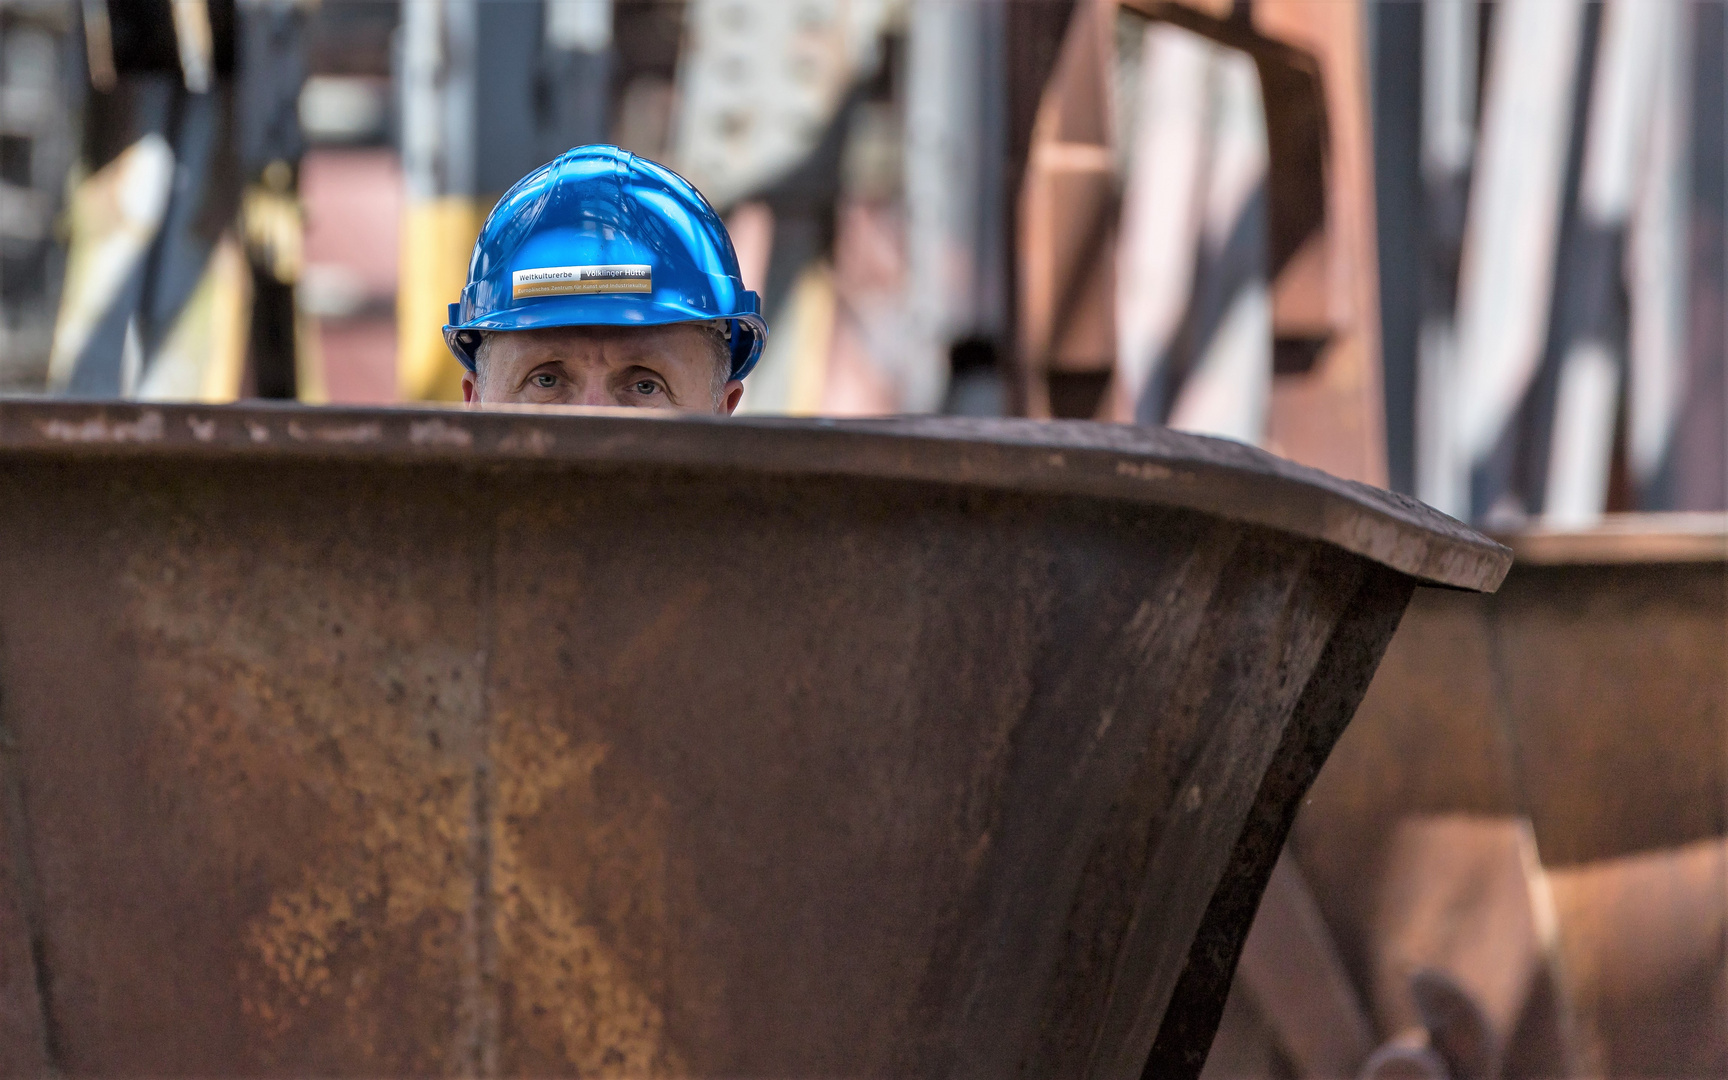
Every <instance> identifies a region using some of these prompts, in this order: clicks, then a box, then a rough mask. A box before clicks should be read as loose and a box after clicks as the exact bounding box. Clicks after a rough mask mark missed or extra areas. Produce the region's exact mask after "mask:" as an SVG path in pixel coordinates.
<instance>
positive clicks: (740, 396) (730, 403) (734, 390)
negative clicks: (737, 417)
mask: <svg viewBox="0 0 1728 1080" xmlns="http://www.w3.org/2000/svg"><path fill="white" fill-rule="evenodd" d="M720 400H721V401H722V402H723V403H724V404H725V406H726V412H725V415H726V416H731V415H732V414H733V413H734V412H736V411H737V410H738V403H739V402H740V401H743V400H744V383H743V382H742V381H741V380H739V379H732V380H729V381H728V382H727V383H726V385H725V386H724V387H723V388H722V389H721V396H720Z"/></svg>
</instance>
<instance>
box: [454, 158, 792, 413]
mask: <svg viewBox="0 0 1728 1080" xmlns="http://www.w3.org/2000/svg"><path fill="white" fill-rule="evenodd" d="M718 319H724V320H727V321H728V322H729V323H730V324H731V344H732V377H733V378H735V379H742V378H743V377H744V376H745V375H748V374H749V373H750V369H751V368H753V367H755V366H756V359H757V357H759V356H761V355H762V345H763V343H764V342H765V341H766V340H767V338H768V324H767V323H766V322H764V321H763V319H762V314H761V301H760V300H759V299H758V298H757V296H756V294H755V293H753V292H751V291H750V290H749V289H746V288H745V287H744V279H743V278H742V277H741V276H740V275H739V272H738V255H737V253H736V252H734V251H733V250H732V238H731V237H730V236H728V235H727V234H726V226H725V225H724V224H722V223H721V221H720V215H718V214H716V213H715V212H714V208H713V207H711V206H709V205H708V201H707V200H706V199H704V198H703V197H702V195H701V193H700V192H698V191H697V190H696V188H695V187H694V186H692V185H691V183H690V182H689V181H688V180H686V179H684V178H683V177H682V176H679V175H678V174H677V173H675V172H673V171H672V170H671V169H668V168H666V167H665V166H664V165H659V164H656V163H655V162H652V161H649V160H648V159H646V158H639V157H637V156H636V155H635V154H632V153H630V152H629V151H627V150H621V149H619V148H618V147H616V146H578V147H576V148H575V149H573V150H566V151H565V152H564V153H562V154H560V155H558V157H557V158H555V159H554V160H552V161H551V162H549V163H547V164H545V165H542V166H540V168H538V169H535V170H534V171H533V172H531V173H529V174H528V175H527V176H525V177H523V178H522V179H521V180H519V181H517V183H516V186H515V187H513V188H511V189H510V190H509V191H508V192H506V193H505V195H504V197H503V198H502V199H499V200H498V205H497V206H495V207H493V208H492V213H491V214H490V215H489V216H488V217H487V218H486V224H485V226H483V227H482V228H481V230H480V238H479V239H478V240H477V241H475V243H474V257H473V258H472V259H471V260H469V263H468V284H467V285H466V286H465V287H464V288H463V289H462V299H461V301H460V302H458V303H454V304H451V305H450V324H449V325H448V326H446V327H444V341H445V342H446V343H447V344H448V345H449V346H450V351H451V352H453V353H455V354H456V358H457V359H459V360H461V361H462V366H464V367H466V368H467V369H468V370H469V371H473V370H474V351H475V349H476V348H477V347H478V346H479V344H480V331H485V330H533V329H538V328H540V327H552V326H663V325H666V324H668V323H681V322H706V321H709V320H718Z"/></svg>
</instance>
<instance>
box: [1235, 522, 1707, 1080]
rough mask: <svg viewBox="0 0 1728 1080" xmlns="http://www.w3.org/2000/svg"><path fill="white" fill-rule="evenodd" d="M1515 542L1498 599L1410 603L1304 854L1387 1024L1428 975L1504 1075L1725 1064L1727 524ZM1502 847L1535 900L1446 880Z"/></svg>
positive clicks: (1301, 858)
mask: <svg viewBox="0 0 1728 1080" xmlns="http://www.w3.org/2000/svg"><path fill="white" fill-rule="evenodd" d="M1507 539H1508V542H1509V543H1510V544H1511V545H1512V547H1513V550H1514V551H1515V552H1516V553H1517V561H1516V563H1515V565H1514V567H1513V568H1512V571H1511V573H1510V575H1509V576H1508V577H1507V579H1506V581H1505V584H1504V587H1503V588H1502V589H1500V591H1499V592H1498V593H1497V594H1496V595H1494V596H1471V595H1467V594H1464V593H1460V592H1442V591H1438V590H1427V591H1424V592H1423V593H1422V594H1420V595H1418V596H1417V598H1416V599H1415V601H1414V602H1413V603H1412V604H1411V605H1410V609H1409V612H1408V614H1407V615H1406V618H1405V620H1404V624H1403V627H1402V628H1401V629H1400V630H1399V632H1398V635H1397V637H1396V638H1395V639H1394V641H1393V643H1392V645H1391V647H1390V648H1389V649H1388V650H1387V653H1386V657H1385V663H1384V664H1383V665H1382V666H1381V668H1380V671H1379V673H1378V675H1377V676H1376V677H1375V679H1374V682H1373V684H1372V686H1371V688H1370V689H1369V691H1368V693H1367V695H1366V697H1365V698H1364V700H1363V703H1362V706H1361V709H1360V711H1359V713H1358V715H1357V717H1356V719H1355V721H1354V722H1353V724H1352V725H1351V728H1350V730H1349V732H1348V733H1347V734H1346V735H1345V736H1344V737H1343V739H1341V740H1340V742H1339V744H1338V746H1337V752H1336V753H1335V754H1334V755H1333V756H1332V758H1331V760H1330V761H1329V762H1328V763H1327V765H1326V768H1325V770H1324V771H1323V772H1322V773H1321V775H1320V777H1319V779H1318V780H1317V781H1316V783H1315V785H1314V787H1313V790H1312V791H1311V792H1310V796H1309V799H1308V801H1307V803H1306V804H1305V806H1304V808H1303V810H1302V813H1301V815H1300V817H1299V818H1298V819H1297V822H1296V826H1295V836H1294V840H1293V842H1292V845H1291V848H1292V850H1293V852H1294V854H1295V856H1296V861H1297V862H1298V863H1299V864H1300V867H1301V871H1302V873H1303V874H1304V875H1305V876H1306V879H1307V881H1308V882H1309V883H1310V885H1311V886H1312V889H1313V893H1314V897H1315V899H1316V900H1317V902H1318V904H1319V906H1320V907H1321V908H1322V909H1323V911H1324V913H1325V921H1326V923H1327V925H1328V926H1329V928H1330V932H1331V934H1332V935H1334V936H1335V940H1336V944H1337V949H1338V952H1339V955H1340V956H1341V958H1342V961H1343V962H1344V963H1345V965H1346V966H1347V967H1348V968H1349V969H1350V971H1351V973H1352V975H1353V976H1354V979H1355V982H1356V984H1357V986H1359V987H1360V989H1361V992H1362V998H1363V1001H1364V1005H1365V1007H1367V1008H1368V1010H1369V1011H1370V1012H1371V1014H1372V1019H1373V1021H1374V1024H1375V1027H1376V1028H1377V1029H1378V1031H1377V1034H1378V1037H1379V1038H1382V1039H1386V1038H1393V1037H1395V1036H1397V1035H1398V1034H1399V1033H1400V1030H1401V1029H1403V1028H1404V1027H1405V1026H1406V1025H1411V1024H1417V1023H1420V1022H1422V1019H1423V1018H1422V1017H1420V1016H1419V1015H1418V1010H1417V1008H1416V1001H1415V998H1414V995H1412V993H1411V987H1410V981H1411V978H1412V971H1413V970H1414V969H1416V968H1418V967H1421V968H1426V969H1428V970H1429V971H1430V972H1439V973H1441V974H1443V975H1444V976H1445V977H1447V978H1448V979H1450V980H1452V981H1453V982H1455V983H1456V984H1457V985H1458V987H1459V988H1460V990H1461V991H1462V992H1463V993H1464V994H1466V995H1467V996H1468V997H1470V998H1473V999H1475V1000H1474V1006H1473V1007H1474V1008H1475V1009H1476V1010H1477V1011H1479V1012H1480V1013H1481V1015H1482V1017H1483V1026H1484V1027H1485V1028H1486V1029H1487V1031H1486V1033H1485V1035H1486V1040H1487V1041H1488V1042H1490V1043H1492V1044H1495V1045H1494V1047H1493V1048H1494V1050H1495V1053H1494V1054H1493V1055H1490V1056H1491V1057H1498V1058H1500V1059H1502V1060H1501V1061H1500V1066H1501V1067H1500V1068H1499V1069H1498V1070H1497V1072H1501V1073H1504V1074H1505V1075H1526V1076H1531V1075H1541V1076H1556V1075H1574V1076H1603V1077H1620V1076H1625V1077H1644V1076H1721V1075H1724V1074H1725V1073H1728V951H1725V949H1728V946H1725V942H1728V517H1725V516H1723V515H1721V514H1709V515H1705V514H1699V515H1627V516H1625V517H1623V518H1610V519H1608V520H1607V521H1606V522H1604V523H1603V524H1602V525H1601V526H1600V527H1597V528H1595V529H1592V530H1588V531H1582V532H1572V533H1567V532H1542V531H1533V532H1529V533H1525V534H1521V535H1517V536H1512V537H1508V538H1507ZM1507 837H1521V838H1522V839H1521V841H1520V846H1522V847H1524V848H1525V849H1527V850H1526V853H1525V854H1524V856H1523V857H1522V858H1519V857H1517V856H1516V855H1515V856H1514V857H1512V858H1507V859H1502V860H1501V861H1500V864H1499V865H1500V866H1501V867H1502V868H1503V869H1504V874H1502V875H1500V876H1501V878H1502V879H1504V880H1505V881H1508V882H1510V886H1509V887H1504V888H1501V889H1500V891H1501V892H1502V893H1503V894H1506V895H1513V894H1515V895H1516V903H1515V904H1514V905H1513V906H1519V905H1522V906H1524V907H1525V908H1527V911H1525V912H1522V913H1520V912H1515V911H1514V912H1508V911H1506V910H1505V908H1506V905H1505V904H1499V905H1496V903H1495V902H1494V901H1493V897H1491V896H1489V895H1488V894H1489V893H1490V892H1491V891H1492V890H1491V889H1490V888H1488V887H1487V886H1486V885H1479V887H1478V888H1476V889H1475V890H1474V891H1473V892H1472V893H1471V894H1470V895H1462V896H1461V895H1449V894H1448V893H1447V891H1446V888H1445V885H1446V881H1445V880H1444V879H1448V878H1450V879H1454V880H1455V879H1456V878H1458V876H1459V874H1458V872H1457V870H1456V866H1457V865H1458V864H1460V863H1464V862H1469V861H1471V860H1475V861H1477V862H1481V861H1482V860H1481V855H1482V854H1483V853H1484V852H1491V851H1492V849H1493V848H1494V847H1495V846H1496V845H1497V844H1499V845H1500V846H1504V844H1503V840H1504V838H1507ZM1482 880H1483V881H1484V882H1488V883H1489V884H1493V882H1492V881H1491V880H1490V877H1489V876H1488V875H1484V876H1483V879H1482ZM1520 937H1522V938H1526V939H1528V940H1526V941H1523V942H1520V941H1518V940H1516V939H1518V938H1520ZM1518 955H1523V956H1525V957H1526V958H1527V959H1526V961H1525V963H1524V967H1525V968H1526V969H1527V970H1522V971H1516V970H1515V969H1516V968H1517V965H1516V964H1515V963H1514V962H1513V961H1512V959H1511V958H1512V957H1514V956H1518ZM1508 972H1514V973H1515V974H1516V975H1517V978H1516V979H1513V980H1511V981H1510V982H1508V978H1507V975H1508ZM1269 1004H1275V1003H1269ZM1430 1019H1431V1018H1430ZM1478 1041H1482V1040H1478ZM1453 1071H1454V1074H1455V1075H1456V1074H1459V1073H1464V1074H1470V1075H1479V1074H1480V1075H1485V1074H1486V1073H1478V1072H1477V1071H1476V1070H1473V1069H1471V1068H1468V1067H1466V1068H1459V1067H1457V1066H1456V1064H1455V1066H1454V1070H1453Z"/></svg>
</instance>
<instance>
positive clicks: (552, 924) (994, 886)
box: [0, 403, 1507, 1077]
mask: <svg viewBox="0 0 1728 1080" xmlns="http://www.w3.org/2000/svg"><path fill="white" fill-rule="evenodd" d="M0 505H3V506H5V507H6V513H5V514H4V515H0V721H3V723H4V732H5V736H6V747H5V753H4V754H3V755H0V763H3V764H4V767H5V777H4V778H5V781H6V785H7V787H6V788H5V790H6V791H8V792H11V793H13V794H11V795H9V796H8V798H9V801H8V802H7V803H6V804H5V810H6V823H7V825H8V831H6V832H5V833H4V834H0V841H3V842H5V845H6V846H5V847H4V848H0V851H3V852H4V853H5V854H6V855H7V857H8V864H7V865H6V866H5V867H4V870H5V871H6V874H5V876H4V877H0V887H3V889H4V895H3V896H0V900H4V901H5V904H4V905H0V957H3V958H6V959H7V960H8V961H10V960H11V958H12V957H14V956H28V957H30V958H31V961H32V964H33V967H32V968H31V969H30V970H29V971H28V973H27V976H26V975H20V974H18V973H17V972H15V971H14V970H13V969H11V968H8V970H7V971H6V973H5V978H4V979H0V995H3V999H0V1022H3V1023H4V1025H5V1027H4V1030H0V1038H4V1039H5V1040H7V1041H4V1042H0V1049H4V1050H5V1051H7V1052H8V1053H14V1054H17V1055H21V1056H18V1057H14V1058H13V1059H12V1060H11V1061H9V1062H7V1064H8V1065H10V1066H12V1067H13V1068H14V1069H15V1070H17V1069H36V1068H38V1067H40V1065H41V1063H42V1062H44V1061H45V1062H46V1063H47V1064H48V1066H49V1067H50V1068H52V1069H54V1070H57V1071H59V1072H62V1073H65V1074H77V1075H91V1076H115V1075H122V1074H124V1075H146V1074H148V1075H193V1074H202V1075H207V1074H218V1073H219V1074H222V1075H231V1076H245V1075H263V1074H271V1075H278V1074H287V1073H294V1074H301V1075H304V1074H319V1075H368V1076H379V1075H407V1074H414V1075H453V1074H463V1075H468V1074H473V1075H530V1074H533V1075H570V1074H582V1075H618V1076H624V1075H629V1076H648V1075H690V1076H768V1075H774V1076H789V1075H858V1076H863V1075H883V1074H889V1073H892V1074H896V1075H918V1076H958V1075H1002V1074H1006V1073H1010V1072H1016V1071H1022V1072H1025V1073H1028V1074H1034V1075H1076V1076H1100V1077H1103V1076H1134V1075H1138V1074H1139V1073H1140V1071H1141V1068H1142V1066H1143V1064H1144V1063H1145V1062H1146V1060H1147V1055H1148V1050H1149V1048H1150V1047H1151V1046H1152V1045H1153V1043H1154V1041H1155V1040H1157V1041H1158V1042H1159V1044H1160V1046H1162V1047H1163V1048H1164V1052H1165V1053H1167V1054H1168V1053H1171V1052H1174V1053H1176V1054H1177V1055H1178V1058H1179V1059H1180V1060H1183V1061H1192V1062H1197V1061H1198V1060H1199V1058H1202V1057H1203V1056H1204V1050H1205V1045H1206V1044H1207V1043H1208V1042H1209V1041H1210V1039H1211V1035H1212V1028H1211V1027H1210V1026H1208V1025H1207V1023H1206V1022H1205V1018H1204V1014H1205V1011H1206V1008H1207V1007H1208V1006H1209V1005H1213V1006H1215V1005H1216V1004H1217V1002H1212V1001H1210V999H1208V998H1207V996H1206V995H1207V994H1211V995H1212V996H1213V997H1216V998H1218V999H1220V1000H1221V997H1222V991H1221V989H1219V987H1221V986H1225V985H1228V980H1229V970H1228V969H1229V968H1230V967H1232V966H1233V965H1234V958H1235V953H1236V950H1237V949H1239V947H1240V943H1241V939H1242V937H1243V936H1244V935H1245V933H1246V930H1247V927H1248V922H1249V918H1250V916H1251V914H1252V911H1253V907H1254V904H1255V902H1256V901H1257V899H1258V896H1259V892H1260V889H1261V888H1262V887H1263V886H1264V883H1265V880H1266V876H1267V874H1268V873H1270V870H1271V866H1272V861H1273V860H1274V859H1275V857H1276V855H1277V852H1278V849H1279V847H1280V845H1281V843H1282V839H1283V834H1284V830H1285V829H1287V828H1288V825H1289V820H1290V817H1291V815H1292V814H1293V813H1294V811H1295V808H1296V805H1297V802H1298V801H1299V800H1300V798H1301V795H1302V793H1303V791H1304V790H1305V789H1306V784H1307V780H1308V779H1309V778H1311V777H1312V773H1313V770H1314V769H1316V768H1317V767H1318V765H1319V762H1320V761H1321V760H1323V759H1324V757H1325V754H1326V751H1327V749H1328V748H1329V746H1330V744H1331V741H1332V740H1333V739H1335V738H1336V736H1337V734H1338V732H1339V730H1340V729H1341V728H1342V726H1343V724H1344V723H1345V722H1346V721H1347V719H1348V718H1349V715H1350V713H1351V712H1352V711H1353V709H1354V707H1355V704H1356V702H1357V699H1358V697H1359V695H1360V693H1361V690H1362V687H1363V686H1364V685H1365V683H1366V680H1367V678H1368V676H1369V674H1370V673H1371V671H1372V669H1373V667H1374V665H1375V663H1376V662H1377V661H1378V658H1379V654H1380V651H1381V649H1382V648H1383V647H1384V644H1385V641H1386V639H1387V638H1388V637H1389V636H1390V635H1391V632H1392V630H1393V628H1394V626H1395V625H1396V622H1397V619H1398V616H1399V614H1400V612H1401V611H1402V609H1403V607H1404V605H1405V603H1406V601H1407V599H1408V597H1409V595H1410V592H1411V590H1412V588H1413V586H1414V585H1415V584H1416V583H1417V581H1419V580H1423V581H1429V582H1434V583H1441V584H1449V585H1453V586H1460V587H1466V588H1493V587H1494V586H1495V585H1496V584H1497V582H1498V579H1499V577H1500V575H1501V574H1503V573H1504V570H1505V566H1506V559H1507V554H1506V552H1505V551H1504V549H1501V548H1499V547H1497V546H1496V545H1493V544H1491V543H1489V542H1487V541H1485V540H1483V539H1482V538H1480V537H1478V536H1475V535H1474V534H1472V533H1470V532H1468V531H1467V530H1465V529H1464V528H1462V527H1461V526H1459V525H1457V524H1456V523H1454V522H1451V521H1450V520H1449V519H1445V518H1442V517H1440V516H1439V515H1437V514H1434V513H1433V512H1431V511H1428V510H1427V509H1426V508H1423V507H1420V506H1418V505H1415V504H1412V503H1409V502H1407V501H1404V500H1399V499H1397V498H1395V497H1392V496H1388V495H1386V494H1384V493H1381V492H1376V491H1373V490H1371V489H1368V488H1365V487H1361V486H1359V485H1353V484H1349V483H1346V482H1343V481H1338V480H1334V479H1332V478H1329V477H1325V476H1323V475H1321V474H1318V473H1315V472H1312V471H1310V470H1306V469H1302V468H1300V467H1298V466H1294V465H1291V464H1289V463H1287V462H1282V461H1279V460H1277V459H1274V458H1271V457H1269V456H1267V455H1264V454H1261V453H1259V452H1257V451H1254V450H1252V449H1249V448H1245V447H1241V446H1237V445H1234V444H1228V443H1221V442H1217V441H1213V440H1206V439H1200V438H1195V437H1187V436H1180V435H1175V434H1171V433H1168V432H1163V431H1158V430H1145V429H1140V430H1136V429H1129V428H1109V427H1103V426H1099V425H1084V424H1076V425H1060V424H1058V425H1034V424H1029V423H1024V422H1012V421H1009V422H993V423H988V422H987V423H967V422H962V421H945V420H924V421H873V422H851V423H833V422H824V421H810V420H781V421H774V420H748V421H746V420H732V421H714V420H696V419H684V420H650V419H644V418H639V417H628V416H622V417H621V416H615V415H614V416H597V415H587V416H582V415H549V414H544V413H521V414H510V413H486V414H479V413H452V412H436V411H416V410H372V411H362V410H352V411H350V410H327V411H318V410H305V409H299V408H292V407H282V408H219V407H166V406H142V405H140V406H120V405H107V406H104V405H91V404H75V403H29V404H25V403H7V404H5V405H4V406H3V407H0ZM12 912H16V913H17V917H16V918H14V917H13V916H12V915H11V914H10V913H12ZM1220 980H1221V981H1220ZM1167 1013H1179V1014H1180V1016H1181V1017H1182V1022H1181V1023H1180V1024H1178V1025H1177V1026H1176V1028H1172V1027H1171V1024H1170V1021H1169V1019H1168V1018H1167ZM1211 1023H1212V1025H1214V1026H1215V1024H1216V1008H1215V1007H1214V1008H1213V1011H1212V1021H1211ZM15 1031H16V1032H18V1033H20V1036H19V1037H18V1038H16V1039H14V1038H12V1034H13V1032H15ZM33 1040H34V1041H33ZM31 1055H35V1056H34V1057H32V1056H31ZM1184 1055H1185V1056H1184ZM1194 1067H1195V1068H1197V1064H1196V1065H1195V1066H1194ZM1188 1071H1190V1072H1191V1071H1193V1070H1192V1069H1189V1070H1188Z"/></svg>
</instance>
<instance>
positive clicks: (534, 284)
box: [510, 263, 654, 300]
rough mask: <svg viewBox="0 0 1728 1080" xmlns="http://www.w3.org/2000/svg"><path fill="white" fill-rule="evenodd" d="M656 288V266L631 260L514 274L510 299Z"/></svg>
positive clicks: (541, 269) (544, 267)
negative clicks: (605, 264)
mask: <svg viewBox="0 0 1728 1080" xmlns="http://www.w3.org/2000/svg"><path fill="white" fill-rule="evenodd" d="M653 291H654V269H653V267H651V266H642V265H636V264H631V263H619V264H615V265H612V266H542V267H539V268H538V269H535V270H517V271H515V272H514V273H512V274H511V275H510V299H512V300H524V299H527V298H529V297H534V296H572V295H580V294H583V293H645V292H653Z"/></svg>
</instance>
